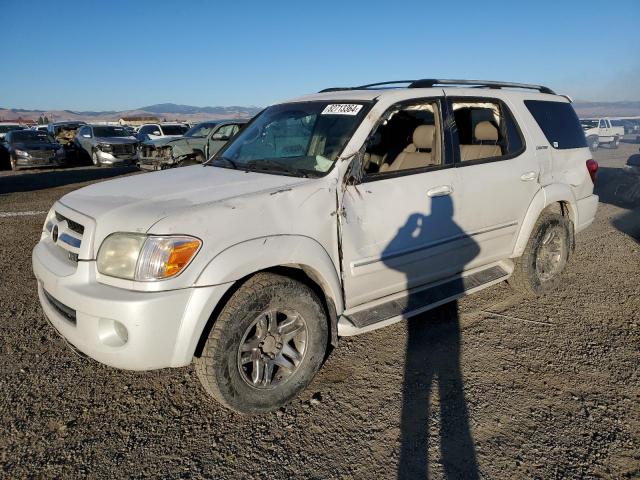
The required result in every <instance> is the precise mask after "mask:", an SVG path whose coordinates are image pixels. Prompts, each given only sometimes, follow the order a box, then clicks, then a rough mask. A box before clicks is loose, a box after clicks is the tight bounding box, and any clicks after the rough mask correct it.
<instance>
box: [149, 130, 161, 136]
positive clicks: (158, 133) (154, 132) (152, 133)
mask: <svg viewBox="0 0 640 480" xmlns="http://www.w3.org/2000/svg"><path fill="white" fill-rule="evenodd" d="M151 135H162V133H160V130H154V131H153V132H151Z"/></svg>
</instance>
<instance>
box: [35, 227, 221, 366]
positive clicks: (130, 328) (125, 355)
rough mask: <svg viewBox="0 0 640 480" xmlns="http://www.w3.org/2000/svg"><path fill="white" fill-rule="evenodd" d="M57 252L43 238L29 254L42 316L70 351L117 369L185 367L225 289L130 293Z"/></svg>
mask: <svg viewBox="0 0 640 480" xmlns="http://www.w3.org/2000/svg"><path fill="white" fill-rule="evenodd" d="M56 248H57V247H56V246H55V245H53V244H51V243H50V242H47V241H46V240H42V241H41V242H40V243H38V244H37V245H36V247H35V248H34V250H33V256H32V263H33V271H34V274H35V276H36V279H37V281H38V296H39V299H40V304H41V305H42V309H43V311H44V314H45V316H46V317H47V319H48V320H49V322H50V323H51V324H52V325H53V327H54V328H55V329H56V330H57V331H58V332H59V333H60V334H61V335H62V336H63V337H64V338H65V339H66V340H67V341H68V342H69V343H70V344H71V345H73V347H75V348H76V349H77V350H79V351H80V352H81V353H83V354H85V355H87V356H89V357H91V358H93V359H95V360H97V361H99V362H101V363H104V364H106V365H109V366H112V367H116V368H122V369H127V370H151V369H156V368H165V367H180V366H184V365H188V364H189V363H190V362H191V359H192V357H193V353H194V351H195V348H196V345H197V342H198V340H199V337H200V333H201V332H202V330H203V328H204V326H205V325H206V323H207V321H208V319H209V316H210V315H211V312H212V311H213V308H214V307H215V305H216V304H217V302H218V301H219V300H220V298H221V297H222V295H223V294H224V292H225V291H226V290H227V288H228V286H229V285H228V284H225V285H216V286H210V287H199V288H184V289H179V290H171V291H163V292H134V291H130V290H125V289H121V288H116V287H112V286H109V285H104V284H101V283H98V282H97V281H96V278H95V262H93V261H79V262H78V263H77V266H76V267H74V266H73V265H69V264H68V262H66V261H65V260H64V258H62V257H60V256H59V255H57V253H56V250H55V249H56ZM118 324H120V325H118ZM123 328H124V330H123ZM123 331H124V332H126V335H125V336H124V337H123V335H122V332H123ZM123 338H126V341H124V342H123V341H122V339H123Z"/></svg>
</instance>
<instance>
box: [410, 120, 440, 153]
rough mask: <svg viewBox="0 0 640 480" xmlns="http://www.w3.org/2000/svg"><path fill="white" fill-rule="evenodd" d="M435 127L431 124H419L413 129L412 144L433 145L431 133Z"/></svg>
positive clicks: (427, 146) (428, 146) (417, 146)
mask: <svg viewBox="0 0 640 480" xmlns="http://www.w3.org/2000/svg"><path fill="white" fill-rule="evenodd" d="M435 131H436V127H435V126H433V125H420V126H419V127H416V129H415V130H414V131H413V144H414V145H415V147H416V148H431V147H433V135H434V133H435Z"/></svg>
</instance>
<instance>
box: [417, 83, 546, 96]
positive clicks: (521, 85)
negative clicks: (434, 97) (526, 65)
mask: <svg viewBox="0 0 640 480" xmlns="http://www.w3.org/2000/svg"><path fill="white" fill-rule="evenodd" d="M436 85H471V86H474V87H480V88H482V87H488V88H527V89H530V90H538V91H539V92H540V93H550V94H551V95H555V92H554V91H553V90H551V89H550V88H549V87H545V86H543V85H532V84H529V83H514V82H496V81H493V80H445V79H422V80H415V81H414V82H412V83H411V84H410V85H409V88H432V87H434V86H436Z"/></svg>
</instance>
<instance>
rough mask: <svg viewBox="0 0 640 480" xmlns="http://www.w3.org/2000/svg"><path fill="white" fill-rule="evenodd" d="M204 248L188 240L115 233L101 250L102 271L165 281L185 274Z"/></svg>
mask: <svg viewBox="0 0 640 480" xmlns="http://www.w3.org/2000/svg"><path fill="white" fill-rule="evenodd" d="M200 245H201V242H200V240H198V239H197V238H193V237H187V236H167V237H161V236H152V235H142V234H137V233H114V234H112V235H109V236H108V237H107V238H106V239H105V240H104V242H102V245H101V246H100V251H99V252H98V262H97V263H98V271H99V272H100V273H102V274H103V275H109V276H111V277H118V278H126V279H128V280H139V281H150V280H163V279H166V278H170V277H174V276H176V275H177V274H179V273H180V272H181V271H182V270H184V268H185V267H186V266H187V265H188V264H189V262H190V261H191V259H192V258H193V257H194V256H195V254H196V253H197V252H198V249H199V248H200Z"/></svg>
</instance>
